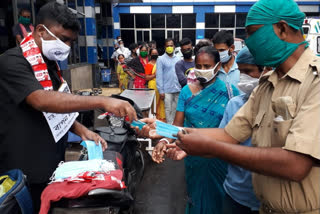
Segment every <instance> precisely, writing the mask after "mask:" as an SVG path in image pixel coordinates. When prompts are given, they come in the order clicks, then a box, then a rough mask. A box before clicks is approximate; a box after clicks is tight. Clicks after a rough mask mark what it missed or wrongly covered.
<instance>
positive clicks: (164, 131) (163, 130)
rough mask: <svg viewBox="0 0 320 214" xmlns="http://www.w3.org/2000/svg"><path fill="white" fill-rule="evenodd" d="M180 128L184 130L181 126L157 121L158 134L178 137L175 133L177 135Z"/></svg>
mask: <svg viewBox="0 0 320 214" xmlns="http://www.w3.org/2000/svg"><path fill="white" fill-rule="evenodd" d="M180 130H182V128H181V127H177V126H174V125H170V124H168V123H164V122H161V121H159V120H157V121H156V133H157V134H158V135H161V136H164V137H167V138H171V139H177V138H176V137H175V136H174V135H177V134H178V132H179V131H180Z"/></svg>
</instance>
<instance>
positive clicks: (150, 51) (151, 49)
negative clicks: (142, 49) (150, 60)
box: [149, 48, 158, 56]
mask: <svg viewBox="0 0 320 214" xmlns="http://www.w3.org/2000/svg"><path fill="white" fill-rule="evenodd" d="M153 50H156V51H158V50H157V48H150V50H149V55H150V56H151V53H152V51H153Z"/></svg>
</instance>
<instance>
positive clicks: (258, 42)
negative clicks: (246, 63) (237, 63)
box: [245, 24, 307, 67]
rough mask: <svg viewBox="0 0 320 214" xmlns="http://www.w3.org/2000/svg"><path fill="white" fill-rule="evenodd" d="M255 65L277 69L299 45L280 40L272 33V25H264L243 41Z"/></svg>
mask: <svg viewBox="0 0 320 214" xmlns="http://www.w3.org/2000/svg"><path fill="white" fill-rule="evenodd" d="M245 42H246V45H247V46H248V48H249V50H250V53H251V54H252V55H253V57H254V59H255V61H256V64H257V65H264V66H270V67H278V66H279V65H281V64H282V63H283V62H284V61H286V59H288V57H289V56H290V55H291V54H292V53H293V52H294V51H295V50H296V49H297V48H298V46H299V45H301V44H307V42H306V41H304V42H301V43H297V44H296V43H289V42H285V41H283V40H281V39H280V38H279V37H278V36H277V35H276V34H275V32H274V30H273V26H272V24H266V25H264V26H262V27H261V28H259V29H258V30H257V31H256V32H254V33H253V34H252V35H251V36H250V37H249V38H248V39H246V40H245Z"/></svg>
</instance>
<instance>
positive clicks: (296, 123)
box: [283, 78, 320, 160]
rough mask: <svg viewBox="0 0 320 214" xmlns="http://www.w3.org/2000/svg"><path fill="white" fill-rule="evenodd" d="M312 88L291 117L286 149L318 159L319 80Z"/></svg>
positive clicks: (319, 138)
mask: <svg viewBox="0 0 320 214" xmlns="http://www.w3.org/2000/svg"><path fill="white" fill-rule="evenodd" d="M310 88H311V89H312V90H311V91H310V93H309V92H308V93H307V97H306V99H305V101H304V103H303V104H302V106H301V108H300V110H298V112H297V115H296V117H295V118H294V119H293V121H292V124H291V127H290V129H289V134H288V136H287V138H286V142H285V146H284V147H283V148H284V149H286V150H290V151H294V152H299V153H303V154H306V155H310V156H312V157H314V158H316V159H318V160H320V81H319V78H318V79H317V81H314V82H313V83H312V85H311V86H310Z"/></svg>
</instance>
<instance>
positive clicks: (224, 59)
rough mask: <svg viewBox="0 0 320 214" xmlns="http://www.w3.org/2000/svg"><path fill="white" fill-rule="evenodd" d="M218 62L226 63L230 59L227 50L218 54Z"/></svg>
mask: <svg viewBox="0 0 320 214" xmlns="http://www.w3.org/2000/svg"><path fill="white" fill-rule="evenodd" d="M219 55H220V62H221V63H227V62H229V60H230V59H231V54H229V50H225V51H221V52H219Z"/></svg>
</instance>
